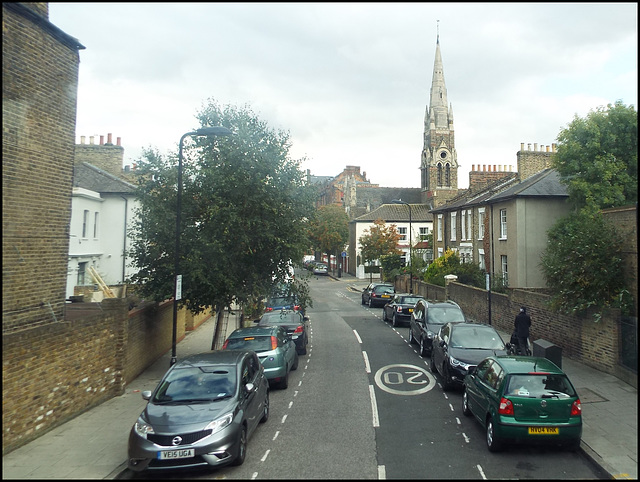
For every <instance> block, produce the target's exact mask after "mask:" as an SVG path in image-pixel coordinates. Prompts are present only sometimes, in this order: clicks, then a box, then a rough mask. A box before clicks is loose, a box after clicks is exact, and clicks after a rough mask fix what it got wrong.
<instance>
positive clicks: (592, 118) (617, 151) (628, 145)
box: [553, 101, 638, 211]
mask: <svg viewBox="0 0 640 482" xmlns="http://www.w3.org/2000/svg"><path fill="white" fill-rule="evenodd" d="M553 165H554V167H555V168H556V169H557V171H558V172H559V173H560V175H561V177H562V181H563V182H564V183H565V184H566V185H567V189H568V191H569V197H570V200H571V201H572V202H573V203H574V204H575V206H576V208H578V209H583V208H589V209H591V210H593V211H596V210H598V209H604V208H609V207H617V206H624V205H628V204H633V203H636V202H637V201H638V113H637V112H636V111H635V109H634V108H633V106H629V107H627V106H625V105H623V104H622V102H620V101H618V102H616V103H615V104H614V105H611V104H609V105H608V106H607V108H606V109H605V108H603V107H599V108H597V109H596V110H595V111H591V112H590V113H589V114H588V115H587V116H586V117H585V118H579V117H578V116H575V117H574V120H573V121H572V122H571V123H570V124H569V126H568V127H567V128H566V129H564V130H562V131H560V134H559V135H558V151H557V153H556V155H555V156H554V159H553Z"/></svg>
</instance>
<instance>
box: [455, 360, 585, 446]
mask: <svg viewBox="0 0 640 482" xmlns="http://www.w3.org/2000/svg"><path fill="white" fill-rule="evenodd" d="M462 412H463V413H464V414H465V415H467V416H471V415H473V416H474V417H475V418H476V420H478V422H480V424H482V426H483V427H484V428H485V430H486V442H487V448H488V449H489V450H490V451H491V452H495V451H498V450H500V448H502V446H503V445H504V443H505V442H516V443H533V444H554V445H555V444H562V445H565V446H568V447H569V448H571V449H577V448H579V446H580V438H581V437H582V405H581V404H580V398H579V397H578V394H577V392H576V390H575V388H574V387H573V385H572V384H571V381H570V380H569V377H567V375H566V374H565V373H564V372H563V371H562V370H561V369H560V368H558V367H557V366H556V365H555V364H554V363H553V362H552V361H550V360H547V359H546V358H540V357H530V356H491V357H488V358H486V359H484V360H482V361H481V362H480V363H479V364H478V366H477V367H474V368H471V370H470V371H469V373H468V374H467V376H466V377H465V379H464V392H463V394H462Z"/></svg>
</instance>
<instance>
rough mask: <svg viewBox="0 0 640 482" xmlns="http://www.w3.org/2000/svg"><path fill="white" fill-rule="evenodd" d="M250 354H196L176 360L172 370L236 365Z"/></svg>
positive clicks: (233, 352)
mask: <svg viewBox="0 0 640 482" xmlns="http://www.w3.org/2000/svg"><path fill="white" fill-rule="evenodd" d="M251 353H252V352H251V351H249V350H216V351H211V352H204V353H198V354H196V355H188V356H186V357H184V358H183V359H181V360H178V361H177V362H176V364H175V365H174V366H173V368H190V367H202V366H229V365H237V364H239V363H240V362H241V361H242V359H243V358H245V357H246V356H247V355H249V354H251Z"/></svg>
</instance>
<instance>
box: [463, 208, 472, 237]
mask: <svg viewBox="0 0 640 482" xmlns="http://www.w3.org/2000/svg"><path fill="white" fill-rule="evenodd" d="M472 228H473V226H472V225H471V209H467V235H466V236H465V239H469V240H470V239H471V237H472V236H473V229H472Z"/></svg>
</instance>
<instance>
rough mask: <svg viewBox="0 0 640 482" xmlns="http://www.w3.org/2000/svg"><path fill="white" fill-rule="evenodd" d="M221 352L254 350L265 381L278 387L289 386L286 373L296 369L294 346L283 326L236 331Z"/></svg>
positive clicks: (296, 354)
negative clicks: (262, 368)
mask: <svg viewBox="0 0 640 482" xmlns="http://www.w3.org/2000/svg"><path fill="white" fill-rule="evenodd" d="M222 349H223V350H253V351H255V352H256V353H257V354H258V358H259V359H260V363H262V366H263V367H264V373H265V375H266V377H267V380H269V382H270V383H271V384H272V385H275V386H277V387H279V388H287V387H288V386H289V372H291V371H292V370H296V369H297V368H298V352H297V351H296V344H295V342H294V341H293V340H292V339H291V337H290V336H289V335H288V334H287V331H286V330H285V329H284V328H283V327H282V326H265V327H259V326H252V327H249V328H239V329H237V330H235V331H233V333H231V334H230V335H229V336H228V338H227V339H226V340H225V342H224V345H222Z"/></svg>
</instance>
